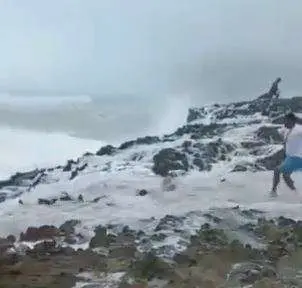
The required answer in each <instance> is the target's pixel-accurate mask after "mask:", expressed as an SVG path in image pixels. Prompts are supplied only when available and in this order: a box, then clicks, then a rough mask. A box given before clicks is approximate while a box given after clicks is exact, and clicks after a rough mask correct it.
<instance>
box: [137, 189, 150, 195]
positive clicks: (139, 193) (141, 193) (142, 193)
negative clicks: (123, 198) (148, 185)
mask: <svg viewBox="0 0 302 288" xmlns="http://www.w3.org/2000/svg"><path fill="white" fill-rule="evenodd" d="M147 194H148V191H147V190H145V189H142V190H139V191H137V192H136V195H137V196H146V195H147Z"/></svg>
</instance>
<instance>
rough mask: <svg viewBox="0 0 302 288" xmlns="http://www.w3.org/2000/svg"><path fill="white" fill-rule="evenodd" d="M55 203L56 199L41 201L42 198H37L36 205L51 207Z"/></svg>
mask: <svg viewBox="0 0 302 288" xmlns="http://www.w3.org/2000/svg"><path fill="white" fill-rule="evenodd" d="M56 202H57V199H50V200H48V199H43V198H39V199H38V204H39V205H53V204H55V203H56Z"/></svg>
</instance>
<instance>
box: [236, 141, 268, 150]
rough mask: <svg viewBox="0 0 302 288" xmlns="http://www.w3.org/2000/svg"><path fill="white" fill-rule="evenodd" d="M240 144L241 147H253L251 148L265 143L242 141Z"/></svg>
mask: <svg viewBox="0 0 302 288" xmlns="http://www.w3.org/2000/svg"><path fill="white" fill-rule="evenodd" d="M240 144H241V146H242V148H245V149H253V148H256V147H260V146H263V145H265V142H262V141H243V142H241V143H240Z"/></svg>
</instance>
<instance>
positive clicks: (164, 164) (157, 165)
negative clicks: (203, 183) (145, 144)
mask: <svg viewBox="0 0 302 288" xmlns="http://www.w3.org/2000/svg"><path fill="white" fill-rule="evenodd" d="M153 162H154V165H153V168H152V170H153V172H154V173H155V174H157V175H160V176H163V177H166V176H168V175H169V173H170V172H171V171H176V170H181V171H188V169H189V162H188V159H187V157H186V155H185V154H184V153H181V152H179V151H177V150H175V149H172V148H166V149H162V150H160V151H159V152H158V153H157V154H155V155H154V157H153Z"/></svg>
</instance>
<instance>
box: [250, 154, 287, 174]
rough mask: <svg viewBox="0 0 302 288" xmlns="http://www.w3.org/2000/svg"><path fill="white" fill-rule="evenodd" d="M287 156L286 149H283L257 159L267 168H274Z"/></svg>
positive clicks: (258, 162)
mask: <svg viewBox="0 0 302 288" xmlns="http://www.w3.org/2000/svg"><path fill="white" fill-rule="evenodd" d="M284 157H285V152H284V149H281V150H279V151H277V152H275V153H273V154H270V155H268V156H265V157H262V158H260V159H258V160H257V161H256V163H257V164H258V165H260V166H263V167H264V168H265V169H267V170H274V169H275V168H276V167H277V166H278V165H280V164H281V163H282V161H283V159H284Z"/></svg>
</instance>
